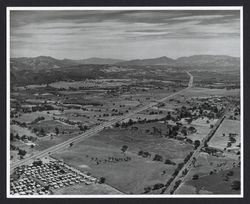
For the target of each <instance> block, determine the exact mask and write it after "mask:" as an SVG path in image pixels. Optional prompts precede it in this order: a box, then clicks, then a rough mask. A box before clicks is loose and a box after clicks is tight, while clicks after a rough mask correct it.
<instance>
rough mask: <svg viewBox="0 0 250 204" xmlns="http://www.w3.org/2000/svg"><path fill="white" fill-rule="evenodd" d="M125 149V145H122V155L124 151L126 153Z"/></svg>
mask: <svg viewBox="0 0 250 204" xmlns="http://www.w3.org/2000/svg"><path fill="white" fill-rule="evenodd" d="M127 149H128V146H127V145H123V146H122V149H121V150H122V153H125V152H126V151H127Z"/></svg>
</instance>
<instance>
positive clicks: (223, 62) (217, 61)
mask: <svg viewBox="0 0 250 204" xmlns="http://www.w3.org/2000/svg"><path fill="white" fill-rule="evenodd" d="M175 62H176V64H177V65H186V66H240V58H238V57H230V56H226V55H193V56H190V57H180V58H178V59H176V61H175Z"/></svg>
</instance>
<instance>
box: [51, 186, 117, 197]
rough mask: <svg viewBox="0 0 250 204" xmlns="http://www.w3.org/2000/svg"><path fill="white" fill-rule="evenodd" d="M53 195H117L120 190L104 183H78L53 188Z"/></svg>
mask: <svg viewBox="0 0 250 204" xmlns="http://www.w3.org/2000/svg"><path fill="white" fill-rule="evenodd" d="M53 194H54V195H105V194H111V195H119V194H122V193H121V192H119V191H117V190H115V189H114V188H111V187H110V186H108V185H105V184H98V183H97V184H95V185H88V186H86V184H78V185H74V186H70V187H66V188H60V189H56V190H53Z"/></svg>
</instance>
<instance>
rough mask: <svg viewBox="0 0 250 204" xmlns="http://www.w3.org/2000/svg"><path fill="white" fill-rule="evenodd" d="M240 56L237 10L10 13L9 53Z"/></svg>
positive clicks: (79, 56)
mask: <svg viewBox="0 0 250 204" xmlns="http://www.w3.org/2000/svg"><path fill="white" fill-rule="evenodd" d="M199 54H212V55H214V54H216V55H230V56H236V57H239V56H240V11H237V10H140V11H138V10H91V11H87V10H81V11H79V10H75V11H72V10H71V11H70V10H43V11H42V10H39V11H34V10H33V11H17V10H16V11H15V10H12V11H11V12H10V56H11V57H36V56H51V57H55V58H58V59H63V58H67V59H85V58H90V57H102V58H115V59H143V58H144V59H145V58H154V57H161V56H167V57H171V58H178V57H182V56H191V55H199Z"/></svg>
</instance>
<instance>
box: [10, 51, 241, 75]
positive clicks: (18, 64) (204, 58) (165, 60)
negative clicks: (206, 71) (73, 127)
mask: <svg viewBox="0 0 250 204" xmlns="http://www.w3.org/2000/svg"><path fill="white" fill-rule="evenodd" d="M83 64H98V65H100V64H106V65H117V66H132V65H136V66H146V65H167V66H173V67H182V66H185V67H186V66H189V67H190V66H193V67H196V66H199V67H201V66H206V67H227V66H229V67H235V69H238V68H239V67H240V58H238V57H231V56H226V55H193V56H189V57H180V58H177V59H171V58H169V57H165V56H163V57H158V58H152V59H134V60H127V61H125V60H120V59H109V58H88V59H82V60H72V59H63V60H60V59H55V58H52V57H49V56H39V57H33V58H30V57H22V58H11V59H10V67H11V70H16V71H18V70H42V69H57V68H64V67H65V68H66V67H72V66H78V65H83Z"/></svg>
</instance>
